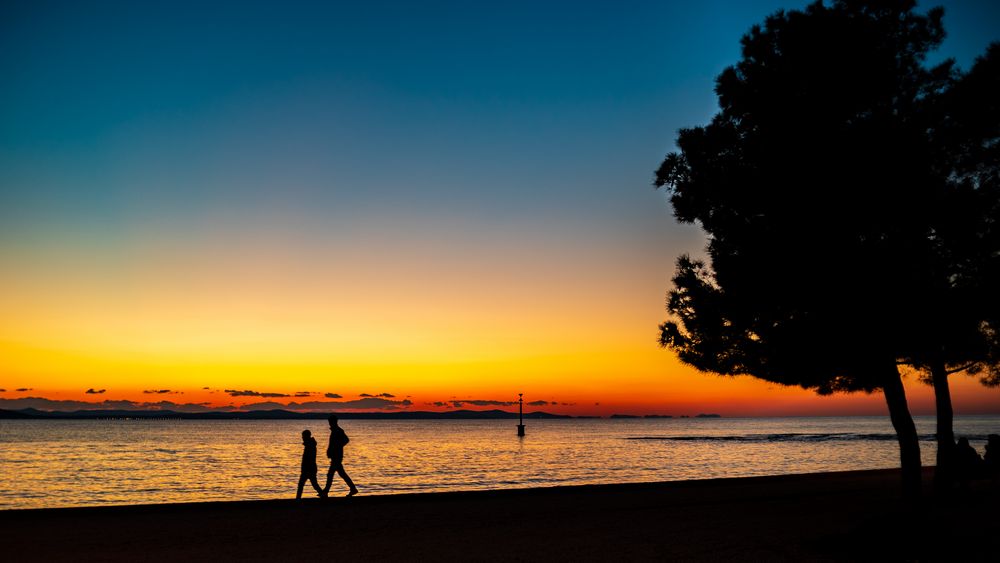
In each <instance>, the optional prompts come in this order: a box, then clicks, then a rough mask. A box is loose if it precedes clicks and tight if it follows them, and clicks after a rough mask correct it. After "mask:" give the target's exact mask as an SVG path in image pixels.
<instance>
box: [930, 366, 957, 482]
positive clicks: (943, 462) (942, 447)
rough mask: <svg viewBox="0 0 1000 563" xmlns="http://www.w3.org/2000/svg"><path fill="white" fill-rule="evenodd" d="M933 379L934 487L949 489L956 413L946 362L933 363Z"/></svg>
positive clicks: (951, 478)
mask: <svg viewBox="0 0 1000 563" xmlns="http://www.w3.org/2000/svg"><path fill="white" fill-rule="evenodd" d="M931 381H932V382H933V383H934V407H935V409H936V410H937V467H936V468H935V469H934V489H935V491H937V492H943V491H947V490H948V489H949V488H950V487H951V483H952V481H953V479H954V463H953V459H952V458H953V456H952V452H953V450H954V448H955V431H954V428H953V421H954V418H955V413H954V411H953V410H952V407H951V390H950V389H949V388H948V371H947V370H946V369H945V367H944V362H935V363H934V364H933V365H931Z"/></svg>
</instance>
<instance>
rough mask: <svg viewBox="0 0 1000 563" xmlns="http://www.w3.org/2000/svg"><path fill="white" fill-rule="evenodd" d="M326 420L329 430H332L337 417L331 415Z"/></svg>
mask: <svg viewBox="0 0 1000 563" xmlns="http://www.w3.org/2000/svg"><path fill="white" fill-rule="evenodd" d="M327 420H329V421H330V428H333V427H334V426H336V425H337V415H335V414H331V415H330V416H329V417H327Z"/></svg>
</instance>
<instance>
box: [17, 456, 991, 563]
mask: <svg viewBox="0 0 1000 563" xmlns="http://www.w3.org/2000/svg"><path fill="white" fill-rule="evenodd" d="M926 477H927V478H928V479H927V480H928V481H929V477H930V474H929V473H928V474H927V475H926ZM998 501H1000V487H998V486H997V484H996V483H990V482H979V483H976V484H974V487H973V490H972V491H971V492H969V493H966V494H962V495H958V496H956V497H955V498H953V499H951V500H948V501H939V500H934V499H933V498H931V496H930V495H929V494H928V495H927V496H926V498H925V499H924V500H922V501H920V502H919V503H916V504H907V503H904V502H902V501H901V500H899V495H898V474H897V473H896V472H895V471H861V472H849V473H827V474H814V475H796V476H781V477H757V478H744V479H715V480H706V481H684V482H674V483H649V484H635V485H601V486H583V487H559V488H551V489H531V490H520V491H491V492H473V493H445V494H412V495H392V496H368V497H366V496H364V495H363V494H362V495H361V496H358V497H355V498H350V499H342V498H337V499H330V500H328V501H325V502H324V501H320V500H318V499H310V500H303V501H300V502H295V501H293V500H288V501H285V500H276V501H251V502H226V503H192V504H172V505H147V506H127V507H102V508H71V509H46V510H11V511H0V559H3V560H4V561H32V560H35V561H173V562H178V561H206V560H214V561H296V560H297V561H305V560H309V559H316V560H331V561H359V560H369V561H370V560H453V561H454V560H461V561H470V560H471V561H476V560H503V561H518V560H536V561H542V560H563V561H609V560H612V561H613V560H619V561H634V560H664V559H755V560H761V559H765V560H774V559H781V560H800V559H880V560H886V559H889V560H953V561H955V560H962V561H967V560H993V561H997V560H1000V551H998V549H1000V504H998Z"/></svg>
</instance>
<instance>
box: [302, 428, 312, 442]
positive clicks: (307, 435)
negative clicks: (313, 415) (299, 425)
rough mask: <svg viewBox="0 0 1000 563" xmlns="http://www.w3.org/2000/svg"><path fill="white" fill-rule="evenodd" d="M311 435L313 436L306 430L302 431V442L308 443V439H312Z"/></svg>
mask: <svg viewBox="0 0 1000 563" xmlns="http://www.w3.org/2000/svg"><path fill="white" fill-rule="evenodd" d="M312 435H313V433H312V432H310V431H308V430H303V431H302V441H303V442H308V441H309V438H312Z"/></svg>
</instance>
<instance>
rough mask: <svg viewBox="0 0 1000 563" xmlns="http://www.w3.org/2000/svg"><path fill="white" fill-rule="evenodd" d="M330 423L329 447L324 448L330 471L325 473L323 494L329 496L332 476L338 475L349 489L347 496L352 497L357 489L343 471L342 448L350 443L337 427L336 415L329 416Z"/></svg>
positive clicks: (341, 429) (345, 434)
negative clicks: (328, 459)
mask: <svg viewBox="0 0 1000 563" xmlns="http://www.w3.org/2000/svg"><path fill="white" fill-rule="evenodd" d="M329 421H330V445H329V446H328V447H327V448H326V457H328V458H330V470H329V471H327V473H326V487H325V488H324V489H323V494H324V495H328V494H330V485H331V484H332V483H333V474H334V473H339V474H340V477H341V479H343V480H344V482H345V483H347V486H348V487H350V488H351V490H350V492H348V493H347V496H349V497H353V496H354V495H356V494H358V488H357V487H355V486H354V481H352V480H351V477H350V476H349V475H348V474H347V471H345V470H344V446H346V445H347V443H348V442H350V441H351V440H350V438H348V437H347V433H346V432H344V429H343V428H341V427H340V426H338V425H337V415H335V414H331V415H330V417H329Z"/></svg>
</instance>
